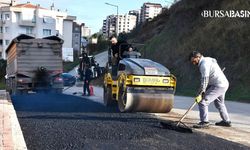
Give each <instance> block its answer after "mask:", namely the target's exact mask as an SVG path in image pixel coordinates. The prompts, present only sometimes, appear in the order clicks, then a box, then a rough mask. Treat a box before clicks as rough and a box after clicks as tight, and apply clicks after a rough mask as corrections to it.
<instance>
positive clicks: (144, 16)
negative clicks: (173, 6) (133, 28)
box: [140, 3, 162, 22]
mask: <svg viewBox="0 0 250 150" xmlns="http://www.w3.org/2000/svg"><path fill="white" fill-rule="evenodd" d="M161 11H162V5H161V4H157V3H144V4H143V5H142V7H141V15H140V16H141V17H140V22H145V21H147V20H150V19H153V18H154V17H156V16H157V15H158V14H160V13H161Z"/></svg>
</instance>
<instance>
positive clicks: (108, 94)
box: [103, 86, 116, 106]
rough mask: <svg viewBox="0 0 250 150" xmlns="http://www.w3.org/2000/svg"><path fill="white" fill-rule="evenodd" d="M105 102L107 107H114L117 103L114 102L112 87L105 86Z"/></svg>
mask: <svg viewBox="0 0 250 150" xmlns="http://www.w3.org/2000/svg"><path fill="white" fill-rule="evenodd" d="M103 90H104V91H103V102H104V105H105V106H113V105H115V104H116V101H115V100H113V96H112V89H111V86H103Z"/></svg>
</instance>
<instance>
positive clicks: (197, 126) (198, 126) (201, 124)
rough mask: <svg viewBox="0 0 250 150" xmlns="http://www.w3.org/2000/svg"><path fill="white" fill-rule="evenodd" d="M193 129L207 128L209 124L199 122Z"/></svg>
mask: <svg viewBox="0 0 250 150" xmlns="http://www.w3.org/2000/svg"><path fill="white" fill-rule="evenodd" d="M193 127H194V128H198V129H201V128H209V122H206V121H201V122H199V123H198V124H195V125H193Z"/></svg>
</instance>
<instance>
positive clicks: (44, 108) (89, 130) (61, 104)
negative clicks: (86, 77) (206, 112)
mask: <svg viewBox="0 0 250 150" xmlns="http://www.w3.org/2000/svg"><path fill="white" fill-rule="evenodd" d="M12 100H13V104H14V107H15V110H16V112H17V116H18V119H19V122H20V125H21V128H22V131H23V134H24V138H25V141H26V144H27V147H28V149H31V150H33V149H36V150H40V149H41V150H46V149H53V150H57V149H60V150H61V149H74V150H75V149H107V150H109V149H119V150H120V149H136V150H138V149H157V150H158V149H197V150H199V149H208V150H209V149H211V150H212V149H218V148H219V149H225V150H228V149H237V150H241V149H249V147H246V146H243V145H241V144H238V143H233V142H230V141H227V140H223V139H221V138H217V137H214V136H210V135H208V134H204V133H201V132H195V133H193V134H187V133H179V132H175V131H171V130H166V129H162V128H160V126H159V124H158V120H157V119H156V118H152V116H151V115H150V114H147V113H118V112H117V109H116V108H106V107H104V106H103V105H102V104H100V103H97V102H94V101H91V100H88V99H87V98H86V97H77V96H71V95H63V94H61V95H55V94H47V95H46V94H30V95H21V96H14V97H12Z"/></svg>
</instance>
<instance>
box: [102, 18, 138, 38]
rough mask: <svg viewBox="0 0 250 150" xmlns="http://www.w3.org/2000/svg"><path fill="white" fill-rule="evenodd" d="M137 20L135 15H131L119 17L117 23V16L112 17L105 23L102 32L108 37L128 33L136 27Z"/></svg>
mask: <svg viewBox="0 0 250 150" xmlns="http://www.w3.org/2000/svg"><path fill="white" fill-rule="evenodd" d="M136 18H137V17H136V16H135V15H130V14H125V15H119V16H118V22H117V16H116V15H110V16H108V17H107V19H106V20H104V21H103V27H102V32H103V34H104V35H105V36H106V37H110V36H111V35H114V34H116V33H118V34H119V33H122V32H125V33H128V32H130V31H131V30H133V28H134V27H135V26H136ZM117 25H118V27H117ZM117 30H118V32H117Z"/></svg>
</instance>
